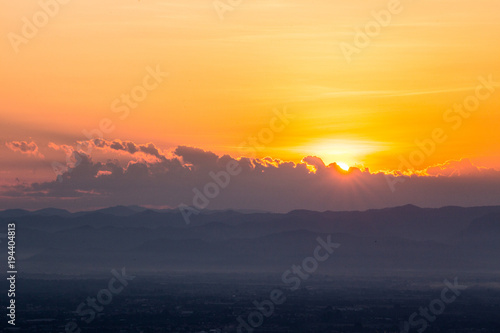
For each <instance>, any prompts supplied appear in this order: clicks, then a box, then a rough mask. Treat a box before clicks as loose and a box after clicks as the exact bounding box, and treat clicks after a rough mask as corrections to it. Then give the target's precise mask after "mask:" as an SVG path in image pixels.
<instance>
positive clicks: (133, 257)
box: [0, 205, 500, 275]
mask: <svg viewBox="0 0 500 333" xmlns="http://www.w3.org/2000/svg"><path fill="white" fill-rule="evenodd" d="M12 221H15V222H16V224H17V235H16V237H17V259H18V265H19V267H22V271H23V272H25V273H41V274H70V275H73V274H78V275H80V274H81V275H85V274H93V273H100V272H109V270H110V269H112V268H116V267H123V266H126V267H128V268H129V269H130V270H133V271H135V272H144V273H145V274H168V273H169V272H174V271H217V272H219V271H224V272H244V271H248V272H280V271H283V270H284V269H286V268H287V267H290V265H292V264H297V263H300V262H302V260H303V259H304V258H306V257H308V256H311V255H312V253H313V251H314V249H315V247H316V246H317V241H316V238H317V237H323V238H326V237H327V236H328V235H331V238H332V240H333V241H334V242H336V243H340V244H341V247H340V248H339V249H338V250H336V252H335V253H334V254H333V255H332V257H331V259H330V260H328V262H325V263H323V264H322V265H321V268H320V270H321V272H322V273H325V274H354V273H355V272H357V274H366V275H370V274H373V273H374V272H380V271H383V272H387V273H388V274H389V273H391V272H393V273H394V274H397V272H400V271H415V272H418V274H427V273H429V272H436V271H439V270H451V271H467V272H482V271H488V272H495V271H498V270H500V261H499V260H498V259H497V258H498V257H499V256H500V245H499V244H500V242H499V240H500V206H492V207H471V208H463V207H443V208H439V209H428V208H419V207H416V206H412V205H408V206H401V207H394V208H386V209H379V210H368V211H352V212H332V211H326V212H314V211H307V210H296V211H291V212H289V213H286V214H278V213H268V212H252V211H248V212H242V211H232V210H227V211H207V212H203V213H202V214H199V215H193V216H192V221H191V223H190V224H186V223H185V221H184V219H183V217H182V215H181V213H180V211H178V210H151V209H147V208H143V207H138V206H116V207H110V208H106V209H100V210H96V211H88V212H77V213H70V212H68V211H66V210H61V209H54V208H47V209H42V210H38V211H26V210H5V211H1V212H0V223H1V224H3V225H4V227H2V228H4V230H5V228H6V226H5V224H7V223H10V222H12ZM5 255H6V251H3V252H0V260H5V259H6V258H5Z"/></svg>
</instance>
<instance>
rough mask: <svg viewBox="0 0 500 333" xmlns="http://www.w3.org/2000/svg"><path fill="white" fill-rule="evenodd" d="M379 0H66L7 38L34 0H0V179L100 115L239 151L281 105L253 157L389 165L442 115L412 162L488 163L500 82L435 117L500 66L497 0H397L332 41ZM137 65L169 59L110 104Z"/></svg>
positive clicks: (50, 153) (494, 151)
mask: <svg viewBox="0 0 500 333" xmlns="http://www.w3.org/2000/svg"><path fill="white" fill-rule="evenodd" d="M44 2H46V3H50V2H51V1H49V0H45V1H44ZM390 2H391V1H379V0H376V1H375V0H370V1H367V0H362V1H361V0H357V1H347V2H345V1H342V2H341V1H326V0H318V1H298V0H287V1H273V0H265V1H264V0H252V1H250V0H243V2H242V3H241V5H239V6H237V7H236V8H234V10H233V11H228V12H226V13H225V14H224V19H223V20H221V19H220V18H219V16H218V14H217V12H216V10H215V9H214V7H213V6H212V1H210V0H185V1H182V2H179V1H150V0H141V1H137V0H133V1H132V0H120V1H116V0H113V1H105V2H103V1H97V0H86V1H78V0H72V1H69V2H68V3H67V4H64V5H59V7H60V8H59V9H58V11H57V12H56V13H55V14H54V15H53V17H50V18H49V20H48V22H47V24H42V25H41V27H40V28H38V32H36V33H35V35H34V36H33V37H32V38H26V39H25V40H24V41H25V42H23V43H21V44H18V45H17V46H16V45H14V44H15V43H14V44H13V42H12V40H13V38H14V37H13V36H14V35H13V34H16V35H17V36H23V34H22V29H23V25H24V24H25V23H23V17H26V18H27V19H28V20H29V21H32V20H33V15H35V16H36V15H37V13H39V12H40V10H41V7H40V4H39V2H38V1H21V2H9V3H8V4H6V3H4V4H2V5H1V8H0V9H1V10H0V30H1V33H2V34H3V36H4V38H2V39H1V40H0V52H1V54H2V61H1V62H0V73H1V86H0V100H1V101H2V103H1V105H0V121H1V132H0V139H1V141H2V144H1V147H0V154H1V155H2V158H1V161H0V170H1V171H0V172H1V174H2V179H4V182H6V183H9V182H11V181H12V179H14V178H15V177H22V178H23V179H24V180H26V181H33V180H36V179H38V178H51V177H52V178H53V174H52V173H51V172H52V171H51V168H50V162H51V161H53V160H64V156H63V155H61V152H57V151H55V150H53V149H50V148H48V144H49V143H50V142H53V143H56V144H58V145H60V144H66V145H71V146H74V145H76V142H77V141H78V140H84V139H85V137H84V135H83V134H82V130H85V129H86V130H91V129H94V128H97V127H98V126H99V122H100V121H101V120H102V119H104V118H108V119H110V120H111V121H112V123H113V126H114V128H113V130H112V131H110V132H109V133H106V134H105V135H104V137H105V138H106V139H110V140H112V139H121V140H130V141H134V142H137V143H147V142H154V143H155V144H156V145H157V146H158V147H161V148H162V149H165V151H167V150H169V149H173V148H174V147H176V146H178V145H187V146H194V147H200V148H203V149H205V150H211V151H214V152H216V153H219V154H223V153H228V154H231V155H233V156H239V155H241V154H242V152H241V150H239V149H238V147H239V145H240V144H241V143H242V142H243V141H246V140H248V137H250V136H256V135H258V134H259V133H260V132H261V131H262V130H263V129H265V128H268V127H269V126H270V121H271V119H272V118H273V117H274V113H273V110H274V109H278V110H283V109H284V108H286V109H287V110H288V112H290V113H291V114H293V115H294V118H293V120H291V121H290V123H289V124H287V125H286V127H285V128H284V129H283V131H280V132H279V133H273V139H272V140H270V142H268V143H265V144H261V145H260V146H259V150H258V155H257V156H258V157H264V156H273V157H275V158H281V159H283V160H292V161H295V162H298V161H300V160H301V159H302V158H303V157H305V156H307V155H316V156H319V157H321V158H322V159H323V160H324V161H325V162H327V163H330V162H334V161H337V162H345V163H347V164H349V165H359V166H364V167H369V168H370V170H394V169H398V168H399V167H400V156H403V157H405V158H406V159H408V158H409V156H410V154H411V153H412V152H414V151H415V150H416V149H417V145H416V143H415V141H416V140H425V139H430V138H432V132H433V130H434V129H435V128H441V129H442V130H443V134H442V135H446V136H447V139H446V140H443V141H444V142H442V143H438V144H436V147H435V151H433V152H432V153H431V154H428V156H427V155H426V156H425V160H424V161H423V162H422V163H421V164H419V165H416V167H417V168H418V169H423V168H426V167H428V166H431V165H435V164H438V163H443V162H445V161H448V160H460V159H462V158H470V159H471V160H472V161H473V162H474V163H475V164H477V165H480V166H485V167H492V168H497V169H500V154H499V149H500V148H499V145H498V142H500V130H499V126H500V125H499V124H500V83H496V84H493V85H491V86H490V87H489V88H490V90H488V88H483V89H482V90H481V92H486V91H490V92H491V94H490V96H488V97H487V98H485V99H484V100H481V101H480V105H479V107H478V109H477V110H476V111H474V112H472V113H471V114H470V116H468V117H465V116H460V118H461V120H460V121H461V123H460V124H459V123H458V121H459V120H458V119H457V118H456V117H457V113H448V114H447V117H448V118H447V119H448V121H446V120H445V119H444V117H446V116H445V114H446V112H447V110H448V109H450V108H452V107H453V105H454V104H455V103H463V102H464V101H465V100H466V99H467V98H468V97H469V96H475V93H476V92H475V91H476V90H475V89H476V87H477V86H478V85H479V84H480V83H481V82H480V81H479V79H478V78H479V77H483V78H485V79H487V78H488V77H491V78H492V80H493V81H494V82H500V62H499V61H498V60H499V59H500V44H499V43H498V40H499V37H500V21H499V20H498V13H499V12H500V11H499V10H500V2H498V1H497V0H484V1H464V0H459V1H457V0H454V1H452V0H449V1H441V0H432V1H430V0H428V1H426V0H420V1H409V0H407V1H401V4H400V8H401V10H400V12H399V13H397V14H392V16H391V23H390V24H389V25H388V26H386V27H382V28H381V29H380V33H379V34H377V35H376V36H374V37H372V38H370V40H371V42H370V45H368V46H367V47H366V48H362V49H360V52H359V53H356V54H354V55H353V56H352V59H351V61H350V62H348V61H347V60H346V58H345V57H344V55H343V53H342V50H341V47H340V46H341V45H342V44H341V43H350V44H351V45H353V38H354V37H355V28H356V27H359V28H361V29H364V27H365V26H366V24H367V23H369V22H371V21H373V17H372V16H371V12H372V11H377V12H379V11H380V10H384V9H385V8H387V7H388V3H390ZM16 38H17V37H16ZM23 38H24V37H23ZM17 40H18V39H17ZM148 67H149V68H152V69H155V68H160V69H161V71H163V72H168V73H169V75H168V77H166V78H164V79H163V81H162V82H161V83H159V84H158V87H156V88H155V89H153V90H152V91H149V92H148V93H147V96H146V97H145V99H144V100H143V101H141V102H140V103H138V105H137V107H135V108H134V109H131V110H130V113H129V114H128V116H126V117H123V118H124V119H120V116H121V115H123V114H122V113H117V112H113V107H112V103H113V102H114V101H115V100H116V99H117V98H118V99H119V98H120V97H121V95H122V94H129V93H130V92H131V90H132V89H134V87H136V86H138V85H142V84H143V79H144V77H145V76H146V75H148V73H149V72H148V70H147V68H148ZM150 82H153V81H150ZM484 89H486V90H484ZM451 117H455V118H453V119H455V120H453V121H451V119H452V118H451ZM453 125H455V126H456V128H453ZM12 141H26V142H31V141H33V142H35V143H36V144H37V145H38V148H39V151H40V154H39V155H34V154H31V155H29V154H21V153H19V152H15V151H12V150H11V149H9V148H8V147H7V146H6V144H5V143H8V142H12ZM433 150H434V149H433ZM42 156H43V157H42ZM28 171H29V172H28Z"/></svg>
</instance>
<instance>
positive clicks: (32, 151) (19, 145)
mask: <svg viewBox="0 0 500 333" xmlns="http://www.w3.org/2000/svg"><path fill="white" fill-rule="evenodd" d="M5 145H6V146H7V148H9V149H10V150H12V151H15V152H20V153H22V154H26V155H31V156H35V157H38V158H44V156H43V154H41V153H40V152H39V151H38V146H37V144H36V143H34V142H33V141H31V142H27V141H10V142H6V143H5Z"/></svg>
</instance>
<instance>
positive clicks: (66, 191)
mask: <svg viewBox="0 0 500 333" xmlns="http://www.w3.org/2000/svg"><path fill="white" fill-rule="evenodd" d="M93 145H94V147H95V148H96V149H110V150H118V151H125V152H127V153H129V154H131V155H135V154H138V153H143V154H147V155H150V156H154V157H156V158H155V159H153V160H147V159H141V160H131V161H129V162H128V163H125V164H124V165H120V163H119V162H118V161H107V162H98V161H93V160H92V158H91V157H90V156H88V155H87V154H85V153H83V152H76V151H73V152H72V154H73V155H74V156H73V157H74V159H75V160H77V161H78V163H76V164H75V166H73V167H70V168H69V169H68V170H67V171H65V172H64V173H63V174H62V175H61V180H62V181H57V180H54V181H51V182H44V183H34V184H30V185H26V184H19V185H15V186H10V187H4V188H3V193H1V196H2V199H4V200H3V201H4V202H6V204H7V205H8V206H9V207H25V208H41V207H46V206H54V207H64V208H69V209H85V208H87V207H88V208H92V207H102V206H112V205H118V204H137V205H153V206H163V207H165V206H168V207H177V206H178V205H180V204H186V205H193V202H194V201H193V199H194V198H195V195H199V194H197V193H202V194H203V195H204V196H205V200H206V201H208V204H207V208H208V209H227V208H233V209H262V210H270V211H288V210H292V209H312V210H319V211H324V210H356V209H369V208H382V207H388V206H398V205H404V204H409V203H411V204H416V205H420V206H423V207H440V206H445V205H461V206H474V205H494V204H499V202H498V198H500V172H498V171H495V170H492V169H484V168H477V167H476V166H474V165H473V164H472V163H471V162H470V161H468V160H462V161H449V162H447V163H445V164H443V165H439V166H435V167H431V168H428V169H427V170H425V171H422V173H421V175H418V174H414V175H412V176H403V175H400V176H394V175H386V174H383V173H371V172H370V171H368V170H360V169H357V168H351V169H350V170H349V171H348V172H346V171H343V170H341V169H340V168H339V167H338V166H337V165H336V164H335V163H333V164H330V165H325V164H324V163H323V161H322V160H321V159H320V158H318V157H314V156H308V157H306V158H304V160H303V162H302V163H298V164H296V163H292V162H286V161H281V160H278V159H273V158H264V159H249V158H240V159H235V158H233V157H231V156H228V155H224V156H217V155H216V154H214V153H213V152H209V151H204V150H202V149H199V148H193V147H186V146H179V147H177V148H176V149H175V150H174V155H172V156H171V157H170V158H168V157H166V155H164V154H162V152H161V151H160V150H159V149H158V148H156V147H155V146H154V145H153V144H145V145H138V144H135V143H133V142H122V141H117V140H115V141H105V140H99V141H94V142H93ZM61 149H62V148H61ZM122 163H123V162H122ZM230 166H231V167H230ZM235 167H237V170H239V172H238V174H237V175H234V176H230V177H229V178H227V174H228V170H229V169H231V168H232V169H234V168H235ZM226 183H227V184H226ZM216 184H219V185H217V187H218V189H217V188H215V187H214V185H216ZM220 184H223V185H224V186H222V185H220ZM226 185H227V186H226ZM198 199H199V198H198ZM2 208H7V207H2Z"/></svg>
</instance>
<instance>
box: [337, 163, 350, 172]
mask: <svg viewBox="0 0 500 333" xmlns="http://www.w3.org/2000/svg"><path fill="white" fill-rule="evenodd" d="M337 165H338V166H339V168H341V169H342V170H344V171H349V166H348V165H347V164H346V163H344V162H337Z"/></svg>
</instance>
